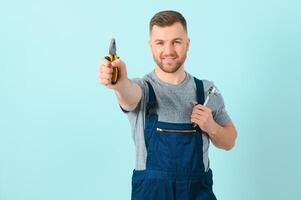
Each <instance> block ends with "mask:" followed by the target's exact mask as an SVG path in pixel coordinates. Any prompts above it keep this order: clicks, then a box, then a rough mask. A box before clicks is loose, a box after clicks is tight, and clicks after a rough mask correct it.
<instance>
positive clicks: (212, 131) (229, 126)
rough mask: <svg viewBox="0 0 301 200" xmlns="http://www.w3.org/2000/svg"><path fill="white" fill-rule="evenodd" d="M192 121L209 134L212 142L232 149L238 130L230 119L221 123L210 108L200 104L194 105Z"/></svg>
mask: <svg viewBox="0 0 301 200" xmlns="http://www.w3.org/2000/svg"><path fill="white" fill-rule="evenodd" d="M191 122H194V123H196V124H198V126H199V127H200V128H201V129H202V130H203V131H204V132H206V133H207V134H208V136H209V137H210V139H211V141H212V143H213V144H214V145H215V146H216V147H218V148H221V149H225V150H230V149H232V148H233V147H234V145H235V140H236V137H237V132H236V129H235V127H234V124H233V123H232V122H231V121H230V122H227V123H226V124H225V125H219V124H218V123H217V122H216V121H215V120H214V119H213V116H212V111H211V109H210V108H208V107H205V106H203V105H201V104H198V105H196V106H194V107H193V110H192V114H191Z"/></svg>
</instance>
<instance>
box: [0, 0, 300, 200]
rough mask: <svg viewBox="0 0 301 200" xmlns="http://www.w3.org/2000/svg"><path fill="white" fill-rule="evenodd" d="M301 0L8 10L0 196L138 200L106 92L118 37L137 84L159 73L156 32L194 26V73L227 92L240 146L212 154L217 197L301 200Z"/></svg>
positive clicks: (57, 4) (33, 5)
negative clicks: (181, 19)
mask: <svg viewBox="0 0 301 200" xmlns="http://www.w3.org/2000/svg"><path fill="white" fill-rule="evenodd" d="M299 2H300V1H297V0H296V1H293V0H287V1H279V0H266V1H260V0H252V1H251V0H249V1H246V0H245V1H241V0H229V1H209V0H208V1H207V0H206V1H205V0H204V1H171V0H169V1H168V0H166V1H158V0H156V1H138V0H136V1H121V0H116V1H96V0H94V1H91V0H90V1H89V0H87V1H76V0H75V1H74V0H73V1H71V0H69V1H66V0H65V1H61V0H60V1H59V0H52V1H50V0H48V1H37V0H29V1H15V0H11V1H6V2H4V1H1V6H0V29H1V31H0V36H1V37H0V53H1V54H0V67H1V70H0V91H1V93H0V96H1V98H0V199H1V200H21V199H22V200H23V199H28V200H29V199H30V200H40V199H43V200H53V199H59V200H63V199H73V200H76V199H113V200H114V199H130V188H131V187H130V184H131V172H132V169H133V167H134V163H135V154H134V144H133V141H132V138H131V132H130V127H129V124H128V121H127V118H126V116H125V115H124V114H123V113H122V112H121V111H120V109H119V107H118V105H117V102H116V98H115V95H114V93H113V92H112V91H110V90H108V89H106V88H105V87H103V86H101V85H100V84H99V83H98V64H99V61H100V59H102V57H103V56H105V55H107V53H108V46H109V42H110V40H111V38H112V37H115V38H116V41H117V53H118V55H119V56H120V57H121V58H122V59H123V60H124V61H125V62H126V63H127V68H128V74H129V77H130V78H133V77H141V76H143V75H144V74H146V73H148V72H150V71H151V70H152V69H153V68H154V66H155V65H154V62H153V59H152V56H151V51H150V49H149V47H148V44H147V42H148V23H149V20H150V18H151V17H152V16H153V15H154V14H155V13H156V12H158V11H161V10H165V9H174V10H178V11H180V12H181V13H182V14H183V15H184V16H185V18H186V20H187V22H188V31H189V37H190V38H191V48H190V51H189V54H188V58H187V61H186V64H185V67H186V70H187V71H188V72H190V73H191V74H193V75H195V76H197V77H199V78H203V79H209V80H213V81H214V83H215V84H216V85H217V86H218V88H219V89H220V90H221V92H222V94H223V96H224V100H225V103H226V108H227V110H228V112H229V113H230V115H231V118H232V119H233V121H234V123H235V125H236V127H237V130H238V134H239V136H238V139H237V144H236V146H235V148H234V149H233V150H231V151H229V152H227V151H223V150H220V149H217V148H215V147H214V146H211V148H210V157H211V166H212V169H213V171H214V190H215V193H216V196H217V197H218V199H222V200H251V199H252V200H253V199H264V200H265V199H274V200H280V199H298V198H299V199H300V198H301V197H300V179H301V172H300V168H301V160H300V153H301V150H300V139H301V134H300V133H301V131H300V122H301V121H300V111H301V107H300V104H299V101H300V99H301V90H300V87H299V85H300V78H301V77H300V72H301V70H300V67H301V58H300V52H301V51H300V50H301V36H300V35H301V27H300V26H301V25H300V24H301V14H300V7H301V3H299Z"/></svg>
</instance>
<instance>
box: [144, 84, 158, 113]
mask: <svg viewBox="0 0 301 200" xmlns="http://www.w3.org/2000/svg"><path fill="white" fill-rule="evenodd" d="M146 83H147V85H148V102H147V104H146V115H153V114H155V113H156V108H157V100H156V95H155V92H154V89H153V87H152V85H151V84H150V83H149V82H148V81H146Z"/></svg>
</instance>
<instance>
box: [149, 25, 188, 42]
mask: <svg viewBox="0 0 301 200" xmlns="http://www.w3.org/2000/svg"><path fill="white" fill-rule="evenodd" d="M150 37H151V38H152V39H153V40H157V39H161V40H165V39H169V40H173V39H176V38H182V39H183V38H185V37H186V32H185V30H184V28H183V26H182V25H181V24H180V23H175V24H173V25H171V26H165V27H160V26H157V25H154V26H153V28H152V31H151V34H150Z"/></svg>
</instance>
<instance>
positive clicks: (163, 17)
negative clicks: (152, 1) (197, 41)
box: [149, 10, 187, 33]
mask: <svg viewBox="0 0 301 200" xmlns="http://www.w3.org/2000/svg"><path fill="white" fill-rule="evenodd" d="M176 22H179V23H181V24H182V26H183V28H184V30H185V32H186V33H187V24H186V20H185V18H184V17H183V15H182V14H181V13H179V12H177V11H173V10H165V11H160V12H158V13H157V14H155V15H154V16H153V17H152V19H151V20H150V23H149V32H150V33H151V31H152V28H153V26H155V25H157V26H159V27H166V26H171V25H173V24H174V23H176Z"/></svg>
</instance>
